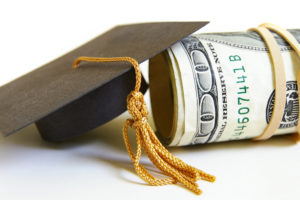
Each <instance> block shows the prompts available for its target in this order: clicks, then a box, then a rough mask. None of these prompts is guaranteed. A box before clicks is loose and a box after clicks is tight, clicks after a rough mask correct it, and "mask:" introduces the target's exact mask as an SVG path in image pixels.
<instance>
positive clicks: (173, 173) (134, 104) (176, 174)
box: [73, 57, 215, 195]
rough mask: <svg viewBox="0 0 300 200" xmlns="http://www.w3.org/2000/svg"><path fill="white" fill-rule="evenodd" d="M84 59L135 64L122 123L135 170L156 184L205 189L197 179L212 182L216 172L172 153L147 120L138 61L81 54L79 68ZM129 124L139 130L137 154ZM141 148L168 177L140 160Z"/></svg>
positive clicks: (151, 183)
mask: <svg viewBox="0 0 300 200" xmlns="http://www.w3.org/2000/svg"><path fill="white" fill-rule="evenodd" d="M82 61H86V62H129V63H130V64H131V65H132V66H133V67H134V69H135V74H136V85H135V89H134V90H133V91H131V92H130V94H129V95H128V97H127V109H128V111H129V113H130V115H131V116H132V118H131V119H127V120H126V121H125V124H124V126H123V137H124V141H125V145H126V148H127V151H128V154H129V156H130V158H131V160H132V162H133V165H134V168H135V171H136V173H137V174H138V175H139V176H140V178H141V179H143V180H144V181H145V182H147V183H149V184H150V185H155V186H158V185H168V184H175V183H181V184H182V185H184V186H185V187H186V188H188V189H189V190H191V191H193V192H194V193H196V194H198V195H199V194H201V193H202V191H201V190H200V189H199V188H198V184H197V183H196V182H197V181H198V180H200V179H201V180H206V181H209V182H214V181H215V177H214V176H212V175H210V174H207V173H205V172H203V171H201V170H199V169H197V168H195V167H192V166H190V165H188V164H186V163H184V162H183V161H182V160H180V159H178V158H176V157H175V156H173V155H172V154H171V153H170V152H169V151H168V150H167V149H166V148H165V147H164V146H163V145H162V144H161V143H160V141H159V140H158V138H157V137H156V135H155V133H154V131H153V130H152V128H151V127H150V125H149V124H148V120H147V115H148V110H147V107H146V104H145V102H144V97H143V94H142V93H141V92H140V91H139V90H140V86H141V71H140V68H139V64H138V62H137V61H136V60H135V59H133V58H130V57H112V58H98V57H96V58H94V57H79V58H77V59H76V60H75V62H74V65H73V68H77V67H78V65H79V63H80V62H82ZM128 126H130V127H131V128H133V129H135V131H136V142H137V150H136V153H135V154H134V153H133V150H132V148H131V145H130V142H129V139H128ZM142 149H144V151H145V152H146V153H147V155H148V158H149V159H150V160H151V161H152V163H153V164H154V165H155V166H156V167H157V168H158V169H160V170H161V171H162V172H163V173H164V174H165V175H167V176H169V178H165V179H157V178H155V177H154V176H152V175H151V174H150V173H149V171H148V170H147V169H146V168H145V167H144V166H142V165H141V164H140V157H141V153H142Z"/></svg>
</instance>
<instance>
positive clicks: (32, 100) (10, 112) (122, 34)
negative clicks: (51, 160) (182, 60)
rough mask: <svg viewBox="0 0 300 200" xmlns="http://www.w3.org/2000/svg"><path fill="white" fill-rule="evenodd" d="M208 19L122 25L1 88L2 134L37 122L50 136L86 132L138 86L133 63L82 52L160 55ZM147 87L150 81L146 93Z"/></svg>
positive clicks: (143, 57) (136, 56)
mask: <svg viewBox="0 0 300 200" xmlns="http://www.w3.org/2000/svg"><path fill="white" fill-rule="evenodd" d="M207 23H208V22H163V23H141V24H131V25H121V26H116V27H115V28H112V29H111V30H109V31H107V32H106V33H104V34H102V35H100V36H98V37H96V38H95V39H93V40H91V41H89V42H87V43H86V44H84V45H82V46H80V47H78V48H77V49H75V50H73V51H71V52H69V53H67V54H65V55H63V56H61V57H59V58H57V59H56V60H54V61H52V62H50V63H48V64H46V65H44V66H42V67H40V68H38V69H36V70H34V71H32V72H30V73H28V74H26V75H24V76H22V77H20V78H18V79H16V80H14V81H12V82H10V83H8V84H6V85H4V86H2V87H1V88H0V102H1V103H0V133H2V134H3V135H4V136H8V135H10V134H12V133H14V132H16V131H18V130H20V129H22V128H24V127H26V126H28V125H30V124H32V123H36V125H37V128H38V130H39V132H40V134H41V136H42V137H43V138H44V139H46V140H48V141H63V140H67V139H70V138H72V137H75V136H78V135H81V134H83V133H85V132H87V131H89V130H91V129H93V128H96V127H97V126H99V125H101V124H104V123H106V122H108V121H110V120H112V119H113V118H115V117H117V116H118V115H120V114H121V113H123V112H124V111H125V110H126V97H127V95H128V94H129V92H130V91H131V90H132V89H133V88H134V85H135V75H134V70H133V68H132V67H131V66H130V64H128V63H125V62H124V63H123V62H120V63H116V62H114V63H84V62H83V63H81V64H80V65H84V66H83V67H80V68H78V69H76V70H74V69H72V65H73V62H74V60H75V59H76V58H77V57H80V56H89V57H117V56H129V57H132V58H134V59H136V60H137V61H138V62H139V63H142V62H143V61H145V60H147V59H149V58H151V57H153V56H155V55H157V54H158V53H160V52H161V51H163V50H165V49H167V48H168V47H169V46H171V45H172V44H174V43H176V42H178V41H179V40H181V39H183V38H184V37H186V36H188V35H190V34H192V33H193V32H195V31H197V30H198V29H200V28H202V27H203V26H205V25H206V24H207ZM146 89H147V84H146V83H145V81H143V83H142V89H141V90H142V92H145V91H146Z"/></svg>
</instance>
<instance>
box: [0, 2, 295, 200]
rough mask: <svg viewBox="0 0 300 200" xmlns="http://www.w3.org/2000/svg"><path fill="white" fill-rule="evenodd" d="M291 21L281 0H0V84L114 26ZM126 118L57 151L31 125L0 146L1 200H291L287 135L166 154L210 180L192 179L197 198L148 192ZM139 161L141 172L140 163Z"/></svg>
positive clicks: (217, 27)
mask: <svg viewBox="0 0 300 200" xmlns="http://www.w3.org/2000/svg"><path fill="white" fill-rule="evenodd" d="M298 13H299V3H298V5H297V1H288V0H285V1H274V0H273V1H263V0H259V1H257V0H251V1H241V0H240V1H232V0H226V1H216V0H207V1H200V0H198V1H187V0H185V1H175V0H173V1H166V0H160V1H155V0H152V1H141V0H140V1H129V0H127V1H125V0H123V1H113V0H107V1H101V0H97V1H88V0H86V1H75V0H72V1H62V0H60V1H56V0H52V1H32V0H26V1H14V0H10V1H3V0H1V2H0V59H1V65H0V85H3V84H5V83H7V82H9V81H11V80H13V79H15V78H17V77H19V76H21V75H22V74H24V73H27V72H29V71H31V70H33V69H35V68H36V67H38V66H40V65H43V64H45V63H47V62H49V61H51V60H52V59H55V58H56V57H58V56H60V55H62V54H64V53H66V52H68V51H70V50H72V49H73V48H75V47H77V46H79V45H80V44H82V43H84V42H86V41H88V40H90V39H91V38H93V37H95V36H97V35H99V34H101V33H102V32H104V31H106V30H107V29H109V28H111V27H112V26H114V25H116V24H123V23H136V22H148V21H201V20H208V21H211V23H210V24H209V25H207V26H206V27H204V28H203V29H202V30H201V32H211V31H219V32H221V31H237V30H246V29H248V28H249V27H253V26H257V25H259V24H260V23H262V22H273V23H276V24H278V25H280V26H282V27H285V28H297V27H298V28H300V23H299V17H297V16H298ZM144 68H146V66H145V67H144ZM37 84H38V83H37ZM146 98H147V99H149V95H146ZM0 103H1V102H0ZM126 117H128V115H127V114H126V113H125V114H123V115H122V116H120V117H118V118H117V119H115V120H113V121H112V122H110V123H108V124H106V125H104V126H102V127H99V128H98V129H95V130H93V131H91V132H89V133H88V134H86V135H85V136H82V137H79V138H77V139H75V140H73V141H70V142H66V143H63V144H52V143H47V142H45V141H43V140H42V139H41V138H40V136H39V134H38V132H37V130H36V128H35V126H34V125H32V126H29V127H27V128H25V129H23V130H21V131H20V132H18V133H16V134H14V135H12V136H10V137H8V138H1V139H0V199H3V200H11V199H22V200H23V199H30V200H35V199H36V200H41V199H43V200H46V199H56V200H59V199H64V200H65V199H72V200H75V199H97V200H98V199H117V198H119V199H120V198H123V199H124V198H126V199H127V198H128V199H129V198H130V199H158V198H162V197H163V198H165V199H200V198H201V199H231V200H233V199H264V200H265V199H272V200H275V199H276V200H277V199H285V200H296V199H297V200H298V199H300V188H299V185H300V171H299V169H300V145H299V144H295V143H293V141H292V140H289V139H287V138H286V137H275V138H273V139H271V140H268V141H266V142H259V143H254V142H251V141H238V142H227V143H220V144H209V145H199V146H194V147H184V148H171V149H170V151H171V152H172V153H173V154H175V155H176V156H178V157H180V158H182V159H183V160H184V161H186V162H188V163H190V164H192V165H194V166H196V167H198V168H200V169H203V170H205V171H208V172H210V173H212V174H214V175H216V177H217V181H216V182H215V183H213V184H211V183H206V182H203V181H200V182H199V185H200V188H201V189H202V190H203V194H202V195H201V196H196V195H194V194H193V193H191V192H190V191H188V190H186V189H185V188H183V187H180V186H177V185H170V186H163V187H151V186H148V185H146V184H144V183H143V181H141V180H140V179H139V178H138V177H137V176H136V175H135V173H134V170H133V167H132V165H131V162H130V159H129V157H128V156H127V152H126V149H125V146H124V144H123V139H122V136H121V127H122V123H123V121H124V120H125V118H126ZM133 135H134V134H132V140H134V136H133ZM142 163H144V164H146V165H150V162H149V161H148V160H147V159H146V158H145V157H144V158H143V159H142ZM150 168H151V165H150Z"/></svg>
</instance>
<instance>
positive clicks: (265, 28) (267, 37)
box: [249, 23, 300, 140]
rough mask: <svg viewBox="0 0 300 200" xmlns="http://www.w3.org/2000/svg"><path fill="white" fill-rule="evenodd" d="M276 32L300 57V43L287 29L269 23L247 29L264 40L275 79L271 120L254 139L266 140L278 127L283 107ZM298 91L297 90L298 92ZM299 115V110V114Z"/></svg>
mask: <svg viewBox="0 0 300 200" xmlns="http://www.w3.org/2000/svg"><path fill="white" fill-rule="evenodd" d="M270 30H271V31H273V32H276V33H277V34H278V35H280V36H281V37H282V38H283V39H284V40H285V41H286V42H287V43H289V44H290V45H291V47H292V49H293V50H294V51H295V52H296V54H297V55H298V57H299V58H300V45H299V43H298V41H297V40H296V39H295V38H294V36H293V35H292V34H290V33H289V32H288V31H287V30H285V29H282V28H280V27H279V26H276V25H274V24H271V23H263V24H261V25H260V26H259V27H258V28H251V29H249V31H255V32H257V33H258V34H259V35H260V36H261V37H262V38H263V40H264V42H265V44H266V46H267V48H268V50H269V54H270V59H271V63H272V66H273V70H274V79H275V102H274V110H273V113H272V115H271V120H270V122H269V124H268V125H267V127H266V128H265V130H264V131H263V133H262V134H261V135H259V136H258V137H255V138H253V139H254V140H266V139H269V138H271V137H272V136H273V135H274V134H275V132H276V130H277V129H278V128H279V126H280V123H281V120H282V116H283V113H284V109H285V98H286V78H285V70H284V69H285V68H284V62H283V57H282V55H281V52H280V48H279V46H278V44H277V42H276V40H275V38H274V37H273V35H272V33H271V32H270ZM297 86H298V91H299V89H300V71H298V74H297ZM298 93H299V92H298ZM298 116H300V110H299V114H298ZM296 130H297V136H298V137H297V140H299V138H300V137H299V134H300V123H299V120H298V124H297V128H296Z"/></svg>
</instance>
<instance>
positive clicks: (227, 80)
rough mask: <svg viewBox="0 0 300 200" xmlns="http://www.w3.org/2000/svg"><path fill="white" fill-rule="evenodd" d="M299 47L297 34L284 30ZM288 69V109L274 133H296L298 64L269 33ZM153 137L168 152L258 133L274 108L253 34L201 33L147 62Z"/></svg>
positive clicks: (268, 69)
mask: <svg viewBox="0 0 300 200" xmlns="http://www.w3.org/2000/svg"><path fill="white" fill-rule="evenodd" d="M289 32H290V33H291V34H292V35H293V36H294V37H295V38H296V39H297V41H298V42H299V41H300V29H294V30H289ZM273 35H274V37H275V39H276V41H277V43H278V45H279V47H280V50H281V53H282V56H283V59H284V65H285V71H286V74H285V76H286V80H287V82H286V103H285V111H284V114H283V116H282V121H281V123H280V126H279V128H278V129H277V131H276V133H275V135H279V134H289V133H294V132H295V131H296V126H297V124H298V117H299V116H298V115H299V114H298V113H299V98H298V88H297V82H296V73H297V72H298V69H299V67H300V60H299V58H298V57H297V55H296V54H295V52H294V51H293V50H292V49H291V47H290V46H289V45H288V44H287V43H286V42H285V41H284V40H283V39H282V38H281V37H280V36H278V35H277V34H275V33H273ZM149 80H150V96H151V106H152V112H153V118H154V122H155V125H156V129H157V135H158V137H159V138H160V140H161V141H162V142H164V143H165V144H168V145H170V146H183V145H193V144H203V143H212V142H221V141H228V140H241V139H248V138H254V137H257V136H259V135H261V134H262V133H263V131H264V129H265V128H266V126H267V124H268V123H269V121H270V118H271V116H272V112H273V108H274V96H275V91H274V88H275V87H274V77H273V70H272V63H271V59H270V57H269V53H268V49H267V48H266V46H265V43H264V42H263V40H262V38H261V37H260V36H259V35H258V34H257V33H255V32H233V33H206V34H195V35H191V36H189V37H186V38H184V39H183V40H182V41H180V42H178V43H176V44H174V45H173V46H171V47H170V48H169V49H167V50H165V51H164V52H162V53H160V54H159V55H157V56H155V57H153V58H152V59H150V61H149Z"/></svg>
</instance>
